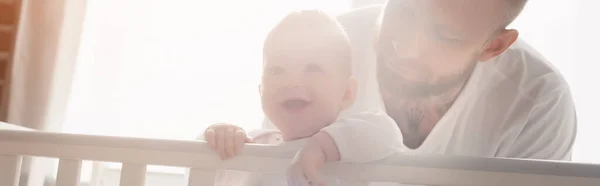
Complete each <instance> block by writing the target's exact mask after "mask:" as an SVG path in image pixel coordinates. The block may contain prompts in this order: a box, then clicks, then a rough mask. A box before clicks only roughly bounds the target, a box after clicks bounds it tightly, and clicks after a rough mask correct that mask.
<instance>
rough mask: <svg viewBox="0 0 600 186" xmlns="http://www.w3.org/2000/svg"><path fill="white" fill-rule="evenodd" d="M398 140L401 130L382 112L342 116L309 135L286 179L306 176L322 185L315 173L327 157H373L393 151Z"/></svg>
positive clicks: (359, 159) (355, 159)
mask: <svg viewBox="0 0 600 186" xmlns="http://www.w3.org/2000/svg"><path fill="white" fill-rule="evenodd" d="M401 144H402V135H401V133H400V130H399V129H398V127H397V126H396V124H395V122H394V120H392V119H391V118H390V117H389V116H387V115H386V114H385V113H383V112H364V113H360V114H355V115H352V116H347V117H343V118H341V119H340V120H338V121H337V122H335V123H333V124H331V125H330V126H328V127H325V128H324V129H322V130H321V131H320V132H319V133H317V134H316V135H314V136H312V137H311V138H310V139H309V141H308V143H307V144H306V146H305V147H303V148H302V149H301V150H300V152H298V154H297V155H296V157H295V158H294V160H293V162H292V166H291V167H290V172H289V174H290V178H289V179H288V181H290V180H293V181H298V180H299V179H303V178H307V179H308V180H307V181H310V182H312V183H314V184H315V185H322V184H323V179H321V176H320V175H318V174H317V173H318V170H319V169H320V167H321V166H322V165H323V164H324V163H325V162H326V161H344V162H356V163H364V162H370V161H375V160H379V159H383V158H385V157H388V156H390V155H392V154H394V153H395V152H397V150H398V147H400V146H401Z"/></svg>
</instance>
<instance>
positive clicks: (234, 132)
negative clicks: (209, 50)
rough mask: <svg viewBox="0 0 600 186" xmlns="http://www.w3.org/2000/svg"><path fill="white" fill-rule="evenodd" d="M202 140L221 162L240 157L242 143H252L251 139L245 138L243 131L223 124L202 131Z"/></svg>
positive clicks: (234, 126)
mask: <svg viewBox="0 0 600 186" xmlns="http://www.w3.org/2000/svg"><path fill="white" fill-rule="evenodd" d="M204 138H205V139H206V141H207V142H208V144H209V145H210V147H211V148H212V149H213V150H215V152H217V154H219V156H221V159H223V160H226V159H230V158H233V157H235V156H237V155H240V153H241V152H242V149H243V147H244V143H251V142H252V139H250V138H248V137H247V136H246V131H244V129H242V128H241V127H238V126H236V125H231V124H225V123H219V124H214V125H211V126H210V127H208V128H207V129H206V130H205V131H204Z"/></svg>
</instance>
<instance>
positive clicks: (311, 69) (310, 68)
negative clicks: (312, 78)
mask: <svg viewBox="0 0 600 186" xmlns="http://www.w3.org/2000/svg"><path fill="white" fill-rule="evenodd" d="M304 70H305V71H306V72H322V71H323V69H322V68H321V67H320V66H319V65H316V64H308V65H306V67H305V69H304Z"/></svg>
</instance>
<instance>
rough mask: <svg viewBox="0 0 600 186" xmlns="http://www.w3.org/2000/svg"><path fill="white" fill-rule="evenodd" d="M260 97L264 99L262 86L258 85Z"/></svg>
mask: <svg viewBox="0 0 600 186" xmlns="http://www.w3.org/2000/svg"><path fill="white" fill-rule="evenodd" d="M258 95H259V96H260V97H262V84H258Z"/></svg>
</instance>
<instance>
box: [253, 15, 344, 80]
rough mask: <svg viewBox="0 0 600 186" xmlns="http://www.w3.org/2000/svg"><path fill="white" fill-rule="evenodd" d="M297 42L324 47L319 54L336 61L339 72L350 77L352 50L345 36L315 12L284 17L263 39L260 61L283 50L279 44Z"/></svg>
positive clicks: (335, 24)
mask: <svg viewBox="0 0 600 186" xmlns="http://www.w3.org/2000/svg"><path fill="white" fill-rule="evenodd" d="M299 40H302V41H306V42H316V43H319V44H324V45H327V46H325V49H324V50H323V51H324V52H328V55H331V56H335V57H336V58H338V59H339V61H340V63H342V65H343V66H342V68H343V69H342V70H343V71H344V72H345V73H346V72H347V73H348V75H351V73H352V63H351V61H352V48H351V45H350V41H349V39H348V36H347V35H346V32H345V31H344V29H343V28H342V26H341V25H340V24H339V22H338V21H337V20H336V19H335V18H333V17H331V16H329V15H328V14H326V13H325V12H322V11H319V10H302V11H294V12H291V13H289V14H288V15H287V16H285V17H284V18H283V19H282V20H281V21H280V22H279V23H278V24H277V25H276V26H275V27H274V28H273V29H271V31H270V32H269V34H268V35H267V38H266V39H265V42H264V45H263V56H264V57H263V58H268V57H269V56H270V55H273V54H274V52H277V49H279V48H283V47H286V46H284V45H285V44H283V43H286V44H289V43H287V42H288V41H292V43H293V42H299ZM318 50H320V48H319V49H318Z"/></svg>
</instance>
